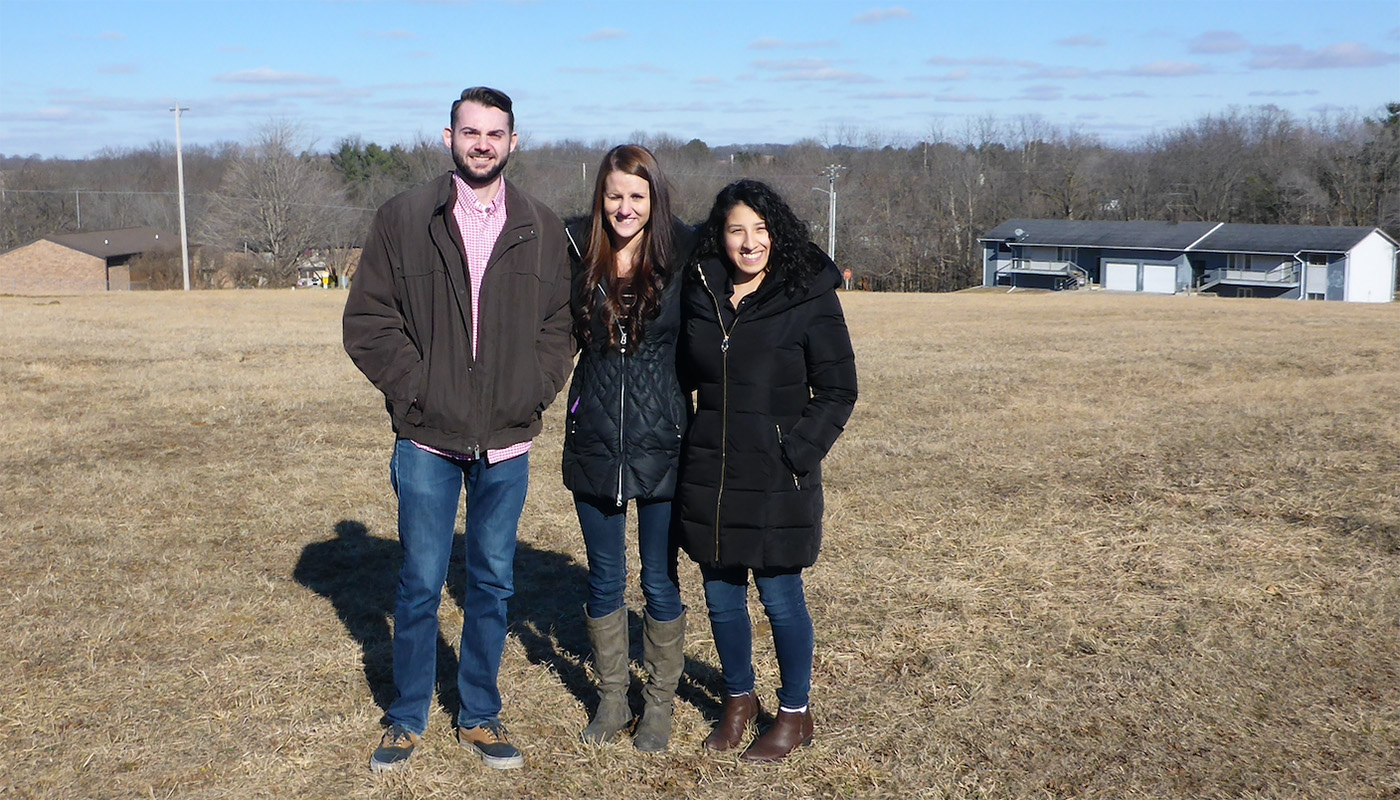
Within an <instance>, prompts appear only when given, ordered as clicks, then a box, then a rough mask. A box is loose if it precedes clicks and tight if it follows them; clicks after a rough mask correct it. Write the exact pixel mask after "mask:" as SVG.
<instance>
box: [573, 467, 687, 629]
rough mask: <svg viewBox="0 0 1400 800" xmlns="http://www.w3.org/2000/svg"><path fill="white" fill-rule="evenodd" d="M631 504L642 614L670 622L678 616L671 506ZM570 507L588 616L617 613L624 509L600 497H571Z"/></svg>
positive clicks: (623, 581) (622, 579) (623, 566)
mask: <svg viewBox="0 0 1400 800" xmlns="http://www.w3.org/2000/svg"><path fill="white" fill-rule="evenodd" d="M636 502H637V551H638V555H639V556H640V558H641V562H642V596H643V597H645V598H646V602H647V615H648V616H650V617H651V618H652V619H654V620H656V621H657V622H670V621H671V620H673V619H675V618H677V617H679V616H680V615H681V584H680V578H679V577H677V573H676V555H677V552H678V548H677V545H676V544H675V543H674V542H673V541H672V539H671V501H670V500H638V501H636ZM574 508H576V509H577V510H578V524H579V527H580V528H582V529H583V544H584V546H585V547H586V548H587V549H588V616H590V617H592V618H594V619H600V618H602V617H606V616H607V615H609V614H611V613H612V612H614V611H616V610H618V609H619V608H622V603H623V601H622V593H623V590H624V589H625V588H626V587H627V506H626V505H621V506H619V505H617V504H616V503H615V502H613V501H612V500H610V499H608V498H605V497H589V496H587V495H581V494H575V495H574Z"/></svg>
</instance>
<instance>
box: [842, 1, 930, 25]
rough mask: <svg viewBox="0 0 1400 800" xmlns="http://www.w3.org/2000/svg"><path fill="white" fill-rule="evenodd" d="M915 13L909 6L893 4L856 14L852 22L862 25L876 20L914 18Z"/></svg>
mask: <svg viewBox="0 0 1400 800" xmlns="http://www.w3.org/2000/svg"><path fill="white" fill-rule="evenodd" d="M913 18H914V14H913V13H912V12H911V11H909V9H907V8H901V7H899V6H891V7H889V8H872V9H871V10H869V11H865V12H862V13H860V14H857V15H855V16H854V17H853V18H852V19H851V22H855V23H858V24H861V25H870V24H873V23H876V22H885V21H887V20H892V19H913Z"/></svg>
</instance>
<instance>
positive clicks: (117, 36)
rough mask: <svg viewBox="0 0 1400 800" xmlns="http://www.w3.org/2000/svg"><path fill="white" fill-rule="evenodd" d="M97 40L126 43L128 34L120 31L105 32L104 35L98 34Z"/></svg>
mask: <svg viewBox="0 0 1400 800" xmlns="http://www.w3.org/2000/svg"><path fill="white" fill-rule="evenodd" d="M97 38H99V39H103V40H106V41H109V42H124V41H126V34H124V33H122V32H120V31H103V32H102V33H99V34H97Z"/></svg>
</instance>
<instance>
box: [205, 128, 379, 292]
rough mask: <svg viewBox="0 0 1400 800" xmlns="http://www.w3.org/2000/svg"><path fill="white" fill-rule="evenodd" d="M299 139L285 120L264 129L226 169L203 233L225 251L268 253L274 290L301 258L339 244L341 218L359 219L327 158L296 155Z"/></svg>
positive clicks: (342, 230) (290, 276) (342, 227)
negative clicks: (235, 247)
mask: <svg viewBox="0 0 1400 800" xmlns="http://www.w3.org/2000/svg"><path fill="white" fill-rule="evenodd" d="M299 138H300V130H299V128H298V127H297V126H296V125H294V124H292V123H290V122H286V121H283V120H274V121H271V122H269V123H267V124H266V125H264V126H263V127H262V129H261V130H260V131H259V132H258V135H257V138H256V140H255V141H254V143H253V144H252V145H250V146H248V147H245V148H244V149H243V150H242V152H240V153H239V154H238V156H237V157H236V158H234V160H233V162H232V163H231V164H230V165H229V167H228V171H227V173H226V174H225V175H224V182H223V185H222V187H221V188H220V192H219V195H218V196H217V197H215V198H214V201H213V203H212V208H211V209H210V214H209V217H208V220H207V223H208V226H207V229H206V231H205V233H206V234H208V235H210V237H211V238H212V239H214V240H218V241H222V242H224V243H225V245H226V246H227V245H237V244H242V245H244V246H246V247H247V248H248V249H250V250H254V251H257V252H261V253H264V254H266V255H267V257H268V258H269V261H270V263H269V275H268V276H267V277H269V278H270V279H271V281H272V282H273V283H279V284H284V283H288V282H290V281H291V280H293V279H294V278H295V274H296V261H297V259H298V258H299V257H300V256H301V255H302V254H303V253H304V252H306V251H308V250H312V249H316V248H330V247H335V246H344V245H345V244H346V242H345V241H344V238H345V237H346V236H347V235H348V234H347V233H346V228H347V224H346V218H347V217H348V216H353V215H355V214H356V212H355V210H354V209H351V208H349V207H348V205H347V203H346V199H345V190H344V186H343V184H341V183H340V182H339V181H338V180H336V179H335V178H333V177H332V175H331V174H330V170H329V168H328V167H327V166H326V164H325V160H324V159H322V158H319V157H317V156H314V155H312V154H310V153H307V152H302V153H298V152H297V149H296V147H297V141H298V139H299Z"/></svg>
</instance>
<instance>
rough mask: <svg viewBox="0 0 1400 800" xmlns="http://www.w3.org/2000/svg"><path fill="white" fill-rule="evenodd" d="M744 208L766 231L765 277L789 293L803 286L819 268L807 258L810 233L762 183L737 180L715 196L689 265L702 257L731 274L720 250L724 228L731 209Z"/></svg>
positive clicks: (726, 260)
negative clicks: (762, 223)
mask: <svg viewBox="0 0 1400 800" xmlns="http://www.w3.org/2000/svg"><path fill="white" fill-rule="evenodd" d="M738 205H745V206H748V207H749V208H751V209H753V211H754V213H755V214H758V215H759V216H760V217H762V218H763V222H764V223H765V225H766V226H767V228H768V237H769V241H770V244H769V246H768V275H769V277H771V278H772V279H773V280H774V281H775V282H777V283H778V284H780V285H781V286H783V287H784V289H785V290H786V291H787V292H788V293H789V294H792V293H794V292H796V291H797V290H798V289H799V288H801V287H803V286H805V285H806V284H807V282H808V280H809V279H810V277H811V276H812V275H813V274H814V273H815V272H817V271H818V270H819V269H820V268H821V263H820V261H819V260H817V259H813V258H811V257H810V248H811V247H812V244H811V232H810V231H809V229H808V228H807V223H805V222H803V221H802V220H801V219H800V218H798V216H797V214H795V213H793V210H792V208H791V207H790V206H789V205H788V204H787V202H786V201H785V200H783V198H782V196H781V195H779V194H778V193H777V192H776V191H774V190H773V188H772V187H771V186H769V185H768V184H766V183H763V182H762V181H756V180H751V179H749V178H744V179H742V180H737V181H735V182H733V183H731V184H729V185H728V186H726V187H724V188H723V189H720V190H719V194H717V195H715V204H714V205H713V206H711V208H710V217H709V219H708V220H706V221H705V228H704V230H703V231H702V233H701V237H700V244H699V247H697V248H696V251H695V258H694V259H693V263H696V264H698V263H699V262H700V261H701V260H704V259H705V258H713V257H718V258H719V260H720V261H721V262H722V263H723V264H724V265H725V268H726V269H728V270H729V272H730V274H731V275H733V272H734V265H733V264H731V263H730V262H729V257H728V256H727V255H725V250H724V225H725V221H726V220H727V219H728V217H729V212H730V211H732V210H733V209H734V207H735V206H738Z"/></svg>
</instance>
